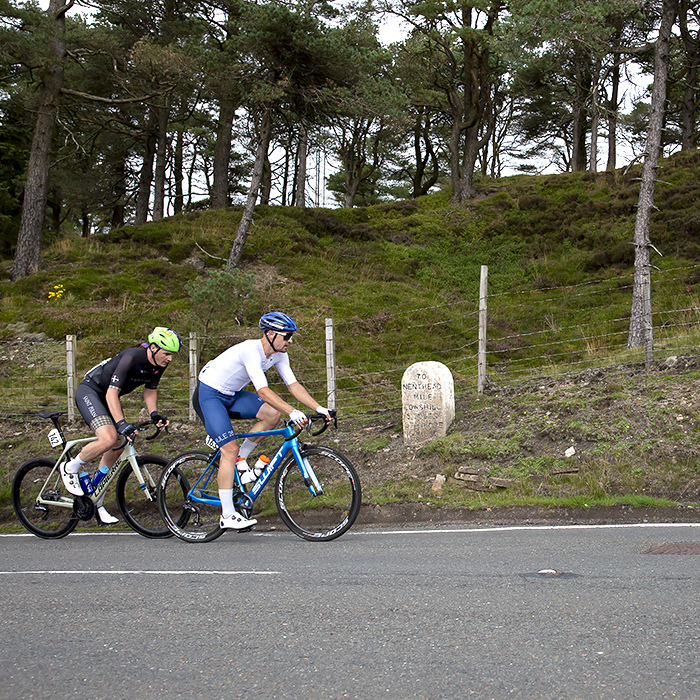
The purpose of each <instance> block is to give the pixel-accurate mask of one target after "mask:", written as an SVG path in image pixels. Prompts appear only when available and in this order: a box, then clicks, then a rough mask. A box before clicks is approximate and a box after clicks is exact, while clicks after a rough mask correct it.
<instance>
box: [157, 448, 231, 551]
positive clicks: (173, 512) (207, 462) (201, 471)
mask: <svg viewBox="0 0 700 700" xmlns="http://www.w3.org/2000/svg"><path fill="white" fill-rule="evenodd" d="M213 458H214V454H213V453H211V452H201V451H199V450H193V451H191V452H184V453H183V454H181V455H178V456H177V457H175V458H173V459H172V460H171V461H170V462H169V463H168V464H167V466H166V467H165V469H163V473H162V474H161V477H160V480H159V481H158V507H159V508H160V514H161V517H162V518H163V522H164V523H165V524H166V526H167V527H168V529H169V530H170V532H172V533H173V534H174V535H175V536H176V537H179V538H180V539H181V540H184V541H185V542H211V541H212V540H215V539H216V538H217V537H219V536H221V535H222V534H223V532H224V531H223V530H222V529H221V528H220V527H219V518H220V516H221V503H220V501H219V496H218V487H217V483H216V469H217V466H218V462H213V461H212V460H213Z"/></svg>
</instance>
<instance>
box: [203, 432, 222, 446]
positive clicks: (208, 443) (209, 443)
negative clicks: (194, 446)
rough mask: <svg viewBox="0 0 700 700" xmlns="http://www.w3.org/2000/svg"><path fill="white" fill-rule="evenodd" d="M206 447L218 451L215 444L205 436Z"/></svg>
mask: <svg viewBox="0 0 700 700" xmlns="http://www.w3.org/2000/svg"><path fill="white" fill-rule="evenodd" d="M204 442H205V444H206V446H207V447H211V449H212V450H218V449H219V448H218V447H217V445H216V443H215V442H214V441H213V440H212V439H211V438H210V437H209V436H208V435H207V439H206V440H205V441H204Z"/></svg>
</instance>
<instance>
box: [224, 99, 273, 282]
mask: <svg viewBox="0 0 700 700" xmlns="http://www.w3.org/2000/svg"><path fill="white" fill-rule="evenodd" d="M271 133H272V114H271V110H270V109H269V108H268V109H266V110H265V112H264V114H263V118H262V124H261V125H260V141H259V143H258V148H257V151H256V153H255V165H254V167H253V177H252V178H251V181H250V189H249V190H248V199H247V200H246V203H245V206H244V207H243V216H241V222H240V224H238V231H237V233H236V239H235V240H234V241H233V246H231V253H230V254H229V256H228V262H227V263H226V268H227V269H229V270H233V269H234V268H236V267H238V266H239V265H240V263H241V258H242V257H243V248H244V246H245V242H246V240H247V238H248V233H249V231H250V225H251V223H252V222H253V212H254V211H255V202H256V201H257V199H258V191H259V189H260V183H261V181H262V176H263V168H264V167H265V160H266V158H267V149H268V147H269V145H270V135H271Z"/></svg>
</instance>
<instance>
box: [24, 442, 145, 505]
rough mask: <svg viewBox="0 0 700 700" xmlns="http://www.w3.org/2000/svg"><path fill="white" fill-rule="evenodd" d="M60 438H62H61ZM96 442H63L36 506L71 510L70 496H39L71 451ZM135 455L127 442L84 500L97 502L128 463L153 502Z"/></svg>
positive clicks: (131, 446) (130, 444) (71, 498)
mask: <svg viewBox="0 0 700 700" xmlns="http://www.w3.org/2000/svg"><path fill="white" fill-rule="evenodd" d="M61 437H62V436H61ZM96 440H97V438H96V437H89V438H80V439H78V440H70V441H68V442H64V447H63V451H62V452H61V454H60V456H59V458H58V459H57V460H56V463H55V465H54V468H53V470H52V471H51V473H50V474H49V476H48V478H47V479H46V481H45V482H44V484H43V486H42V487H41V491H40V492H39V493H40V495H39V498H37V501H36V502H37V505H46V506H60V507H62V508H71V509H72V508H73V501H74V498H75V497H74V496H71V497H70V498H68V497H67V496H61V499H60V500H58V501H57V500H54V499H51V500H44V499H43V498H41V494H43V493H44V489H45V488H46V487H47V484H48V483H49V481H51V479H53V478H54V477H55V474H56V471H57V470H58V465H59V464H61V462H62V461H64V460H65V459H70V457H71V450H72V449H73V448H74V447H76V446H78V445H80V446H82V445H85V444H87V443H88V442H95V441H96ZM136 457H137V453H136V448H135V447H134V445H133V443H131V442H127V444H126V446H125V447H124V452H122V454H121V455H120V456H119V458H118V459H117V461H116V462H115V463H114V465H113V466H112V468H111V469H110V470H109V471H108V472H107V474H105V477H104V479H102V481H100V483H99V484H97V486H96V487H95V492H94V493H92V494H91V495H89V496H88V495H87V494H85V496H84V497H85V498H89V499H90V500H91V501H92V502H93V503H97V501H98V500H99V499H100V497H101V496H102V495H103V494H104V492H105V491H106V490H107V489H108V488H109V485H110V484H111V483H112V481H114V478H115V477H116V476H117V474H119V471H120V470H121V468H122V467H123V466H124V464H125V463H126V462H129V463H130V464H131V468H132V469H133V470H134V473H135V475H136V477H137V478H138V481H139V484H140V485H141V489H142V490H143V491H144V492H145V494H146V497H147V498H148V500H149V501H153V500H154V497H153V496H152V495H151V492H150V490H149V489H148V488H147V487H146V481H145V479H144V478H143V474H142V472H141V469H139V465H138V461H137V459H136ZM151 486H154V484H151Z"/></svg>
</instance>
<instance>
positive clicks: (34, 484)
mask: <svg viewBox="0 0 700 700" xmlns="http://www.w3.org/2000/svg"><path fill="white" fill-rule="evenodd" d="M39 496H41V500H42V503H39ZM12 505H13V507H14V509H15V513H17V517H18V518H19V519H20V522H21V523H22V525H24V527H26V528H27V530H29V532H33V533H34V534H35V535H37V536H38V537H43V538H44V539H58V538H59V537H65V536H66V535H67V534H69V533H71V532H73V530H75V528H76V526H77V525H78V519H77V518H76V517H75V514H74V513H73V496H72V495H71V494H70V493H68V491H66V489H65V487H64V486H63V480H62V479H61V475H60V474H59V473H58V469H55V470H54V462H52V461H51V460H50V459H41V458H40V459H33V460H31V461H29V462H26V463H25V464H23V465H22V466H21V467H20V468H19V470H18V471H17V474H15V478H14V480H13V481H12Z"/></svg>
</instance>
